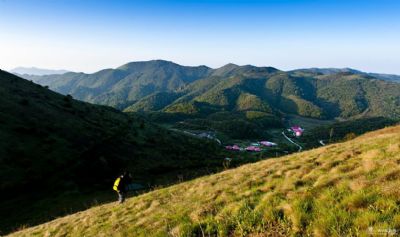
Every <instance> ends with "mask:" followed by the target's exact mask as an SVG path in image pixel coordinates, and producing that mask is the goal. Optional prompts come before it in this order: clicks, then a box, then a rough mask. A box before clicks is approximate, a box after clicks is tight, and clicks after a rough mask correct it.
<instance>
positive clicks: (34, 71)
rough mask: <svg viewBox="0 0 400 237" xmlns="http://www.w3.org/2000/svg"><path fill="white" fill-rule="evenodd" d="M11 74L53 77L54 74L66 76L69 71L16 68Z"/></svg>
mask: <svg viewBox="0 0 400 237" xmlns="http://www.w3.org/2000/svg"><path fill="white" fill-rule="evenodd" d="M10 72H11V73H14V74H19V75H35V76H43V75H53V74H64V73H67V72H69V71H67V70H53V69H44V68H37V67H16V68H14V69H12V70H10Z"/></svg>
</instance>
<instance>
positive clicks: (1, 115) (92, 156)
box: [0, 71, 223, 234]
mask: <svg viewBox="0 0 400 237" xmlns="http://www.w3.org/2000/svg"><path fill="white" fill-rule="evenodd" d="M0 94H1V98H0V100H1V103H0V192H1V194H2V195H1V196H0V200H1V204H0V213H1V214H0V219H1V220H2V221H1V225H0V229H1V230H2V231H4V230H5V229H8V228H14V227H16V226H17V225H22V224H28V223H38V222H40V221H41V220H42V219H43V218H44V219H46V220H48V219H49V218H50V219H51V218H52V217H53V215H56V216H57V215H59V214H61V213H65V211H66V210H68V212H69V211H70V206H69V203H68V202H67V203H65V204H64V205H62V206H61V207H59V208H62V210H61V209H60V210H54V213H51V211H49V212H50V213H47V212H46V211H44V210H51V208H54V207H56V206H57V205H52V204H51V203H52V202H56V201H55V200H57V198H58V197H61V198H62V197H63V195H64V194H65V195H70V196H74V195H76V196H80V195H82V194H85V195H87V196H90V193H93V192H95V191H96V192H97V191H103V190H104V189H106V190H107V191H108V192H109V193H112V191H111V190H110V185H111V183H112V182H113V179H114V178H115V177H116V175H118V174H119V173H120V172H121V170H124V169H128V170H130V171H132V172H133V173H134V177H135V182H138V183H140V184H142V185H143V186H144V187H149V186H154V185H160V184H168V183H172V182H175V181H177V180H178V178H177V176H180V177H181V179H187V178H191V177H196V176H198V175H200V174H204V173H208V172H211V171H212V170H215V168H216V167H221V163H222V161H221V159H222V158H223V157H222V156H219V155H218V153H219V151H220V148H219V147H218V146H217V145H215V144H214V143H212V142H207V141H204V140H199V139H196V138H193V137H189V136H186V135H183V134H178V133H175V132H172V131H168V130H166V129H163V128H161V127H158V126H156V125H154V124H151V123H148V122H146V121H145V120H144V119H142V118H140V117H138V116H136V115H134V114H131V115H129V116H128V115H127V114H124V113H122V112H120V111H118V110H116V109H114V108H111V107H106V106H98V105H92V104H88V103H84V102H79V101H76V100H74V99H73V98H72V97H71V96H69V95H67V96H64V95H60V94H58V93H56V92H52V91H50V90H48V89H46V88H44V87H42V86H40V85H37V84H34V83H32V82H29V81H27V80H24V79H21V78H18V77H16V76H14V75H12V74H9V73H6V72H4V71H0ZM193 170H195V171H193ZM112 194H114V193H112ZM47 198H51V200H52V201H51V202H49V203H48V205H49V206H46V205H47V204H46V202H45V201H44V200H45V199H47ZM39 201H40V202H39ZM39 203H40V205H39ZM35 205H38V210H37V211H35V210H36V209H35V208H34V206H35ZM81 205H82V204H81ZM57 207H58V206H57ZM31 208H33V209H31ZM55 209H57V208H55ZM0 234H1V233H0Z"/></svg>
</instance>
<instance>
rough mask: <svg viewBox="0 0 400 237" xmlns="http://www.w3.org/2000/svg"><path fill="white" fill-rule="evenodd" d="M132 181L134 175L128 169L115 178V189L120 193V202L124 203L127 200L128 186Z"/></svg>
mask: <svg viewBox="0 0 400 237" xmlns="http://www.w3.org/2000/svg"><path fill="white" fill-rule="evenodd" d="M131 181H132V176H131V174H130V173H128V172H127V171H125V172H124V173H123V174H122V175H121V176H119V177H118V178H117V179H116V180H115V182H114V187H113V189H114V190H115V191H117V193H118V201H119V203H123V202H124V201H125V197H126V192H127V186H128V184H129V183H130V182H131Z"/></svg>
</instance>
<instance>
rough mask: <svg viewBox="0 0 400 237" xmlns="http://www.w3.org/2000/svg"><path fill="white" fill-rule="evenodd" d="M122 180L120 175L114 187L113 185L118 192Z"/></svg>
mask: <svg viewBox="0 0 400 237" xmlns="http://www.w3.org/2000/svg"><path fill="white" fill-rule="evenodd" d="M120 182H121V178H120V177H118V178H117V179H116V180H115V182H114V187H113V189H114V190H115V191H117V192H119V183H120Z"/></svg>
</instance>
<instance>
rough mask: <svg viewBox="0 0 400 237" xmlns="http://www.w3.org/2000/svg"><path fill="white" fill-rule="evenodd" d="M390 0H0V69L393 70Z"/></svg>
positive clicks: (399, 31) (394, 12)
mask: <svg viewBox="0 0 400 237" xmlns="http://www.w3.org/2000/svg"><path fill="white" fill-rule="evenodd" d="M399 12H400V1H396V0H391V1H390V0H347V1H345V0H337V1H332V0H325V1H323V0H298V1H295V0H291V1H289V0H265V1H260V0H258V1H257V0H248V1H244V0H236V1H235V0H231V1H228V0H215V1H211V0H203V1H191V0H186V1H183V0H180V1H178V0H171V1H168V0H164V1H161V0H160V1H153V0H145V1H134V0H132V1H122V0H120V1H118V0H114V1H112V0H109V1H105V0H97V1H95V0H80V1H78V0H42V1H39V0H0V29H1V30H0V68H2V69H6V70H9V69H11V68H14V67H17V66H36V67H43V68H51V69H68V70H73V71H84V72H94V71H97V70H100V69H103V68H110V67H118V66H120V65H122V64H124V63H126V62H130V61H140V60H150V59H165V60H171V61H174V62H177V63H179V64H183V65H208V66H211V67H220V66H222V65H224V64H227V63H236V64H240V65H243V64H253V65H258V66H274V67H277V68H279V69H283V70H290V69H295V68H306V67H351V68H356V69H360V70H364V71H369V72H383V73H395V74H400V14H399Z"/></svg>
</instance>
